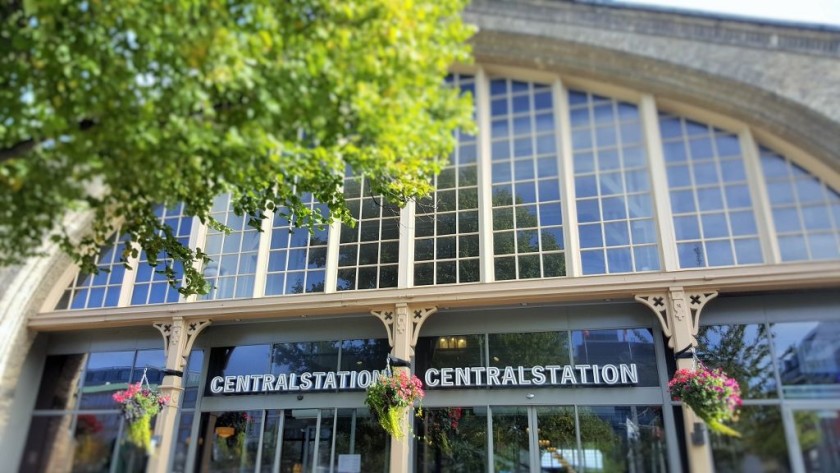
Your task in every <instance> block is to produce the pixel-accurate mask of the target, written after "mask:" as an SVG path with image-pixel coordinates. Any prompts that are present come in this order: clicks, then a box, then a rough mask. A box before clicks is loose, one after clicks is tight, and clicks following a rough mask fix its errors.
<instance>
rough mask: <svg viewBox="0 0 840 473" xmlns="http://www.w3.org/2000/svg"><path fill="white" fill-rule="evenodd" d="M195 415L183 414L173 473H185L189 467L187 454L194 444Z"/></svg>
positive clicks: (176, 438)
mask: <svg viewBox="0 0 840 473" xmlns="http://www.w3.org/2000/svg"><path fill="white" fill-rule="evenodd" d="M192 424H193V413H192V412H181V417H180V420H179V422H178V430H177V431H176V434H175V435H176V437H175V448H174V450H175V451H174V453H173V461H172V472H173V473H184V472H185V471H186V467H187V454H188V451H189V448H190V444H191V443H192V437H191V435H192Z"/></svg>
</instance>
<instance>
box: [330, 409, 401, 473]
mask: <svg viewBox="0 0 840 473" xmlns="http://www.w3.org/2000/svg"><path fill="white" fill-rule="evenodd" d="M332 458H333V460H332V461H333V463H332V464H333V471H342V469H349V468H347V467H344V465H345V464H348V463H349V464H355V463H358V464H359V465H360V468H359V471H371V472H387V471H388V467H389V461H390V458H391V449H390V437H388V436H387V435H386V434H385V432H384V431H383V430H382V428H381V427H380V426H379V423H378V422H377V421H376V420H374V419H373V417H372V416H371V415H370V411H368V410H367V409H338V414H337V417H336V426H335V443H334V454H333V456H332ZM340 466H341V468H340Z"/></svg>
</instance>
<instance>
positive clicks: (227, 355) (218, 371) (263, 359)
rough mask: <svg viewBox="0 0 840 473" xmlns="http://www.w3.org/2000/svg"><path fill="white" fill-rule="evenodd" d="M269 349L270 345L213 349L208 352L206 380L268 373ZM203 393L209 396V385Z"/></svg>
mask: <svg viewBox="0 0 840 473" xmlns="http://www.w3.org/2000/svg"><path fill="white" fill-rule="evenodd" d="M270 348H271V345H250V346H238V347H221V348H213V349H212V350H211V351H210V366H209V368H208V370H207V379H213V378H214V377H216V376H236V375H246V374H252V373H268V372H269V371H268V369H269V359H270V356H269V351H270ZM205 391H206V392H205V394H210V383H206V386H205Z"/></svg>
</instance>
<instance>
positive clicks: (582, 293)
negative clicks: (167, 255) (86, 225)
mask: <svg viewBox="0 0 840 473" xmlns="http://www.w3.org/2000/svg"><path fill="white" fill-rule="evenodd" d="M669 287H683V288H685V289H686V290H689V289H691V290H716V291H718V292H720V293H721V294H727V293H739V292H761V291H774V290H803V289H819V288H830V287H840V265H838V264H837V262H819V263H797V264H780V265H770V266H747V267H734V268H719V269H703V270H686V271H674V272H669V273H664V272H658V273H635V274H621V275H600V276H584V277H577V278H554V279H529V280H524V281H502V282H493V283H485V284H481V283H477V284H459V285H446V286H426V287H412V288H404V289H378V290H370V291H347V292H338V293H334V294H301V295H286V296H276V297H262V298H255V299H233V300H230V299H228V300H220V301H202V302H191V303H183V302H182V303H177V304H161V305H146V306H134V307H122V308H104V309H87V310H74V311H60V312H45V313H41V314H37V315H34V316H32V317H31V318H30V320H29V324H28V326H29V328H30V329H32V330H35V331H42V332H48V331H69V330H81V329H92V328H111V327H130V326H143V325H151V324H152V323H154V322H161V321H166V320H171V319H172V317H175V316H180V317H183V318H184V319H187V320H189V319H212V320H213V321H214V322H223V321H231V322H233V321H241V320H260V319H288V318H302V317H317V316H339V315H343V314H356V315H358V314H367V313H368V312H369V311H370V310H375V309H378V308H382V307H391V308H393V306H394V304H396V303H400V302H402V303H407V304H411V305H422V304H426V305H428V304H433V305H435V306H437V307H459V308H468V307H484V306H494V305H495V306H498V305H505V304H514V303H515V304H519V303H536V302H540V303H552V302H586V301H593V300H599V299H622V298H626V299H632V298H633V297H634V296H635V295H636V294H638V293H640V292H650V291H652V290H663V289H667V288H669Z"/></svg>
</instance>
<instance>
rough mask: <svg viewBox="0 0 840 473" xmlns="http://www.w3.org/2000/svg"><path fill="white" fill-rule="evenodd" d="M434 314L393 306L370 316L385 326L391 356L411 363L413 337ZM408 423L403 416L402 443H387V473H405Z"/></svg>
mask: <svg viewBox="0 0 840 473" xmlns="http://www.w3.org/2000/svg"><path fill="white" fill-rule="evenodd" d="M436 311H437V307H424V308H420V309H412V308H409V307H408V304H405V303H399V304H396V306H395V307H394V309H390V308H388V309H384V310H374V311H371V314H373V315H374V316H376V317H377V318H379V320H381V321H382V323H383V324H385V330H386V331H387V332H388V343H389V344H390V345H391V354H392V355H394V356H395V357H397V358H401V359H403V360H406V361H411V359H412V358H414V347H415V346H417V337H418V336H419V335H420V327H421V326H422V325H423V322H425V321H426V319H428V318H429V316H430V315H432V314H434V313H435V312H436ZM393 369H394V370H401V369H402V370H410V368H393ZM411 419H412V415H410V414H409V415H407V416H405V417H404V418H403V419H402V429H403V432H406V436H405V437H404V438H403V439H402V440H396V439H394V438H392V439H391V462H390V470H389V471H390V472H391V473H407V472H408V468H409V462H410V461H411V458H410V456H409V453H410V446H411V435H409V432H411Z"/></svg>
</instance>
